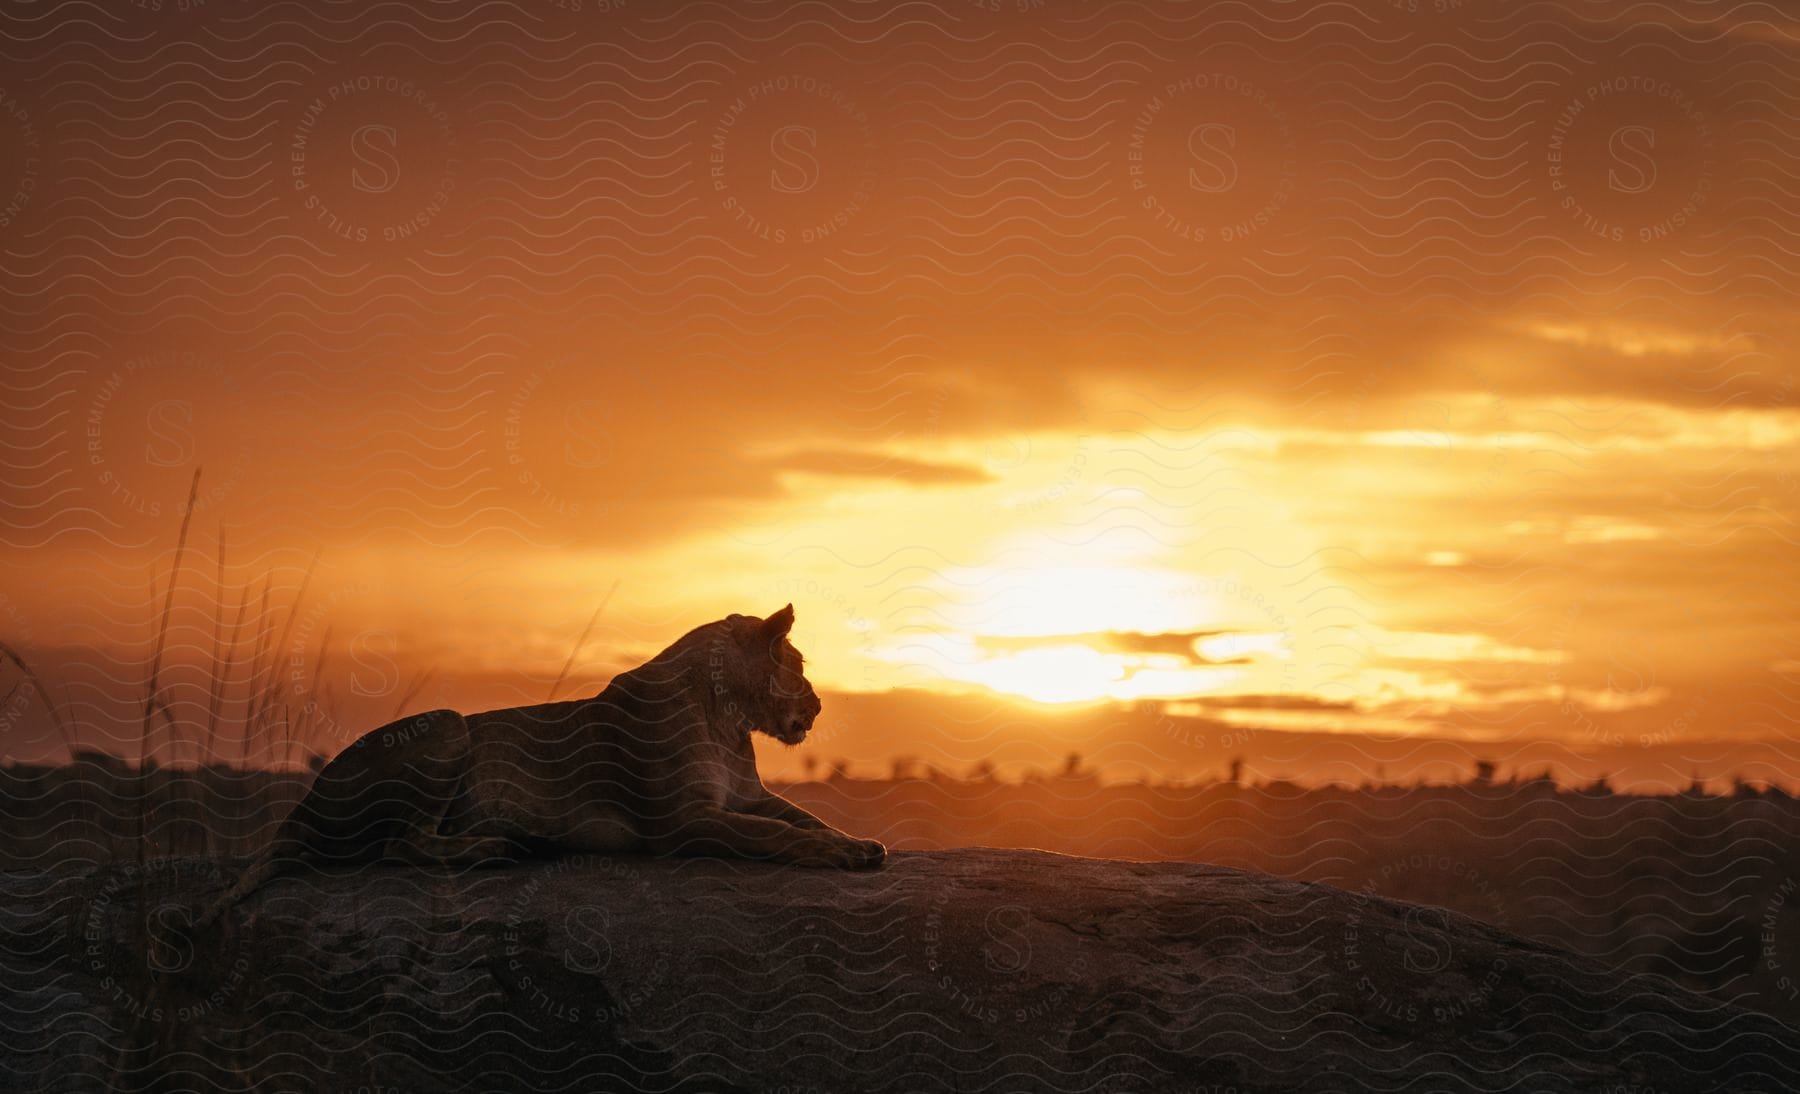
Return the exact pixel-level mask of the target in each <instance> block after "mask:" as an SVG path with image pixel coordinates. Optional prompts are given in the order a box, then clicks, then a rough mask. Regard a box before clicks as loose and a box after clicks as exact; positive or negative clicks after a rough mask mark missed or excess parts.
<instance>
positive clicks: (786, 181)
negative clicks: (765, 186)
mask: <svg viewBox="0 0 1800 1094" xmlns="http://www.w3.org/2000/svg"><path fill="white" fill-rule="evenodd" d="M818 150H819V131H818V130H817V129H814V128H813V127H812V126H810V125H784V126H782V127H781V128H780V129H777V130H776V131H775V132H773V133H771V134H769V155H771V156H773V157H774V158H775V162H776V163H777V164H779V165H780V168H785V169H786V170H785V172H784V171H783V170H781V169H778V168H773V167H772V168H770V169H769V189H771V190H774V191H775V192H776V193H780V194H804V193H806V192H807V191H808V190H811V189H812V188H813V187H815V186H817V185H818V184H819V158H818V157H817V156H816V155H814V153H815V152H817V151H818ZM790 157H791V158H790Z"/></svg>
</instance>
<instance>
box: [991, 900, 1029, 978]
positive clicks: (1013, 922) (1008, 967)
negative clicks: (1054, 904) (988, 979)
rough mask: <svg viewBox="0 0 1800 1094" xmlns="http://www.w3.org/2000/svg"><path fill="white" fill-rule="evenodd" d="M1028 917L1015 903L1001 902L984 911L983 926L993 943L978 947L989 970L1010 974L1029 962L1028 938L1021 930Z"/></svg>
mask: <svg viewBox="0 0 1800 1094" xmlns="http://www.w3.org/2000/svg"><path fill="white" fill-rule="evenodd" d="M1030 918H1031V913H1030V912H1028V911H1026V910H1025V908H1024V907H1023V906H1021V905H1018V904H1002V905H1001V906H1000V907H998V908H995V909H994V910H993V911H991V912H989V913H988V915H987V922H986V923H985V924H984V925H983V926H984V927H985V928H986V930H987V936H988V938H989V939H991V940H992V941H993V943H994V944H993V945H989V946H983V947H981V956H982V960H983V961H984V962H985V963H986V964H987V967H988V969H989V971H991V972H998V973H1006V974H1009V975H1010V974H1012V973H1016V972H1019V971H1021V970H1023V969H1024V968H1025V966H1026V965H1027V964H1029V963H1030V962H1031V940H1030V939H1028V938H1026V937H1025V932H1024V931H1023V930H1021V928H1022V927H1024V925H1025V924H1026V922H1027V921H1029V920H1030Z"/></svg>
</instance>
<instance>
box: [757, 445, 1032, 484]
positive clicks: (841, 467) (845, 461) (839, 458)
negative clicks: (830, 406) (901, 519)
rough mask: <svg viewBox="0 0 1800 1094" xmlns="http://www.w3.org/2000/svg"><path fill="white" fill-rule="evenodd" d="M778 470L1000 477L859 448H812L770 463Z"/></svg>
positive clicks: (949, 479)
mask: <svg viewBox="0 0 1800 1094" xmlns="http://www.w3.org/2000/svg"><path fill="white" fill-rule="evenodd" d="M769 466H770V467H772V468H774V469H775V470H777V471H798V472H802V473H805V474H808V475H824V476H830V477H835V478H848V479H875V480H890V481H896V482H901V483H904V484H906V485H908V486H971V485H978V484H981V483H989V482H997V481H998V480H997V479H996V478H995V477H994V476H993V475H992V474H990V473H988V472H987V471H985V470H983V469H982V468H979V467H974V466H971V465H969V464H961V463H950V462H942V461H936V460H921V459H913V458H911V457H907V456H897V455H893V454H891V453H887V452H879V451H870V450H866V449H858V448H808V449H802V450H800V451H798V452H791V453H788V454H787V455H784V456H781V457H779V458H777V459H775V460H773V461H771V462H770V464H769Z"/></svg>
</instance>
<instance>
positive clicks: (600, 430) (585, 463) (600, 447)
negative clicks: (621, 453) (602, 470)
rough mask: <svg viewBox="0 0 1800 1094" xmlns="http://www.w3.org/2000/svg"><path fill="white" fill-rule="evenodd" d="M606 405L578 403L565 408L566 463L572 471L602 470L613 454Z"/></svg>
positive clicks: (591, 401)
mask: <svg viewBox="0 0 1800 1094" xmlns="http://www.w3.org/2000/svg"><path fill="white" fill-rule="evenodd" d="M611 417H612V415H611V414H609V413H608V411H607V406H606V404H605V403H602V402H600V401H599V400H597V399H578V400H576V401H575V402H572V403H570V404H569V405H568V406H566V407H564V408H563V432H564V436H565V438H566V439H565V440H564V441H563V460H564V462H566V463H567V464H568V465H569V466H570V467H600V466H603V465H604V464H605V463H606V462H607V458H608V457H609V456H610V455H611V454H612V447H611V445H610V444H609V443H608V440H609V438H608V436H607V425H608V420H609V419H610V418H611Z"/></svg>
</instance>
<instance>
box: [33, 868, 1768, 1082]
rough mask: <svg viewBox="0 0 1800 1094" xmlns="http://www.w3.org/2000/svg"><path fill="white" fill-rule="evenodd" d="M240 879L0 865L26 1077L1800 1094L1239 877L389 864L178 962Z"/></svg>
mask: <svg viewBox="0 0 1800 1094" xmlns="http://www.w3.org/2000/svg"><path fill="white" fill-rule="evenodd" d="M233 873H234V868H227V867H223V866H221V865H220V864H218V863H214V862H211V861H208V860H201V859H178V860H165V861H162V862H157V863H152V864H150V865H149V866H148V867H147V868H146V869H145V870H144V871H143V872H141V873H140V872H139V870H138V869H137V868H136V867H135V866H134V867H124V868H118V867H107V868H103V869H100V870H98V871H94V870H74V869H69V870H63V871H57V872H53V873H42V872H39V873H11V874H6V875H0V888H3V889H4V905H3V906H4V907H5V908H6V909H7V911H6V916H7V920H6V926H7V931H6V933H5V937H6V940H7V941H6V943H5V949H4V951H0V955H3V959H4V969H3V970H0V971H4V973H5V977H6V980H5V983H6V987H5V989H4V990H5V995H4V1003H3V1004H0V1086H3V1087H5V1088H7V1089H21V1090H24V1089H30V1090H48V1089H52V1088H69V1087H70V1086H72V1087H73V1088H75V1089H100V1088H104V1087H105V1086H106V1085H107V1084H108V1082H109V1081H114V1080H117V1081H118V1086H119V1087H120V1088H122V1089H143V1088H154V1089H165V1088H179V1089H189V1088H197V1089H211V1088H213V1087H215V1086H222V1087H225V1088H228V1089H242V1088H244V1087H252V1088H254V1089H258V1090H340V1091H358V1090H360V1091H384V1092H385V1091H406V1092H408V1094H413V1092H419V1091H449V1090H470V1091H475V1090H480V1091H487V1090H507V1089H539V1090H568V1091H611V1090H655V1091H706V1092H709V1094H718V1092H727V1091H736V1092H751V1091H754V1092H759V1094H778V1092H789V1094H803V1092H829V1094H841V1092H849V1091H906V1092H915V1091H993V1092H1011V1091H1026V1090H1031V1091H1038V1090H1044V1091H1050V1090H1065V1091H1088V1092H1139V1094H1148V1092H1153V1091H1171V1092H1173V1091H1181V1092H1187V1094H1194V1092H1207V1094H1222V1092H1229V1091H1239V1092H1244V1091H1269V1092H1284V1094H1285V1092H1297V1091H1364V1090H1383V1091H1433V1092H1448V1091H1477V1090H1479V1091H1501V1090H1505V1091H1518V1092H1527V1094H1551V1092H1557V1091H1607V1092H1632V1094H1637V1092H1655V1094H1676V1092H1687V1091H1695V1092H1698V1091H1733V1092H1751V1091H1778V1090H1789V1089H1795V1088H1797V1087H1800V1033H1797V1032H1796V1031H1795V1030H1793V1029H1791V1028H1789V1027H1787V1026H1784V1025H1782V1024H1781V1023H1779V1022H1777V1021H1775V1020H1774V1019H1771V1018H1768V1017H1765V1016H1762V1015H1758V1014H1755V1013H1753V1012H1750V1011H1745V1010H1741V1009H1737V1008H1732V1007H1725V1006H1720V1005H1718V1004H1716V1003H1713V1002H1710V1001H1708V1000H1705V999H1703V998H1702V997H1700V996H1698V995H1694V994H1691V993H1688V992H1685V991H1682V990H1680V989H1678V988H1676V987H1674V986H1673V985H1671V984H1669V983H1667V982H1664V981H1660V980H1652V979H1648V978H1635V979H1634V978H1624V977H1621V976H1619V975H1617V974H1613V973H1610V972H1608V971H1607V970H1606V969H1605V968H1603V967H1602V966H1599V965H1596V964H1594V963H1593V962H1591V961H1587V960H1584V959H1580V958H1576V957H1574V956H1572V955H1568V954H1565V953H1562V952H1560V951H1556V950H1553V949H1549V948H1546V947H1544V946H1540V945H1536V944H1533V943H1530V942H1527V941H1524V940H1522V939H1519V938H1516V937H1512V936H1510V935H1507V934H1505V933H1503V932H1501V931H1499V930H1496V929H1494V928H1491V927H1488V926H1485V925H1483V924H1481V923H1478V922H1476V921H1474V920H1471V919H1467V918H1464V917H1462V916H1458V915H1455V914H1453V913H1449V912H1443V911H1439V910H1436V909H1430V908H1424V907H1421V906H1417V905H1410V904H1404V903H1400V902H1396V901H1390V900H1384V899H1381V898H1378V897H1373V896H1366V895H1362V894H1356V893H1349V892H1345V891H1343V890H1339V889H1334V888H1331V887H1329V886H1324V885H1315V884H1303V883H1297V882H1287V881H1280V880H1277V879H1274V878H1270V877H1266V876H1263V875H1259V874H1252V873H1246V872H1243V871H1239V870H1230V869H1223V868H1220V867H1213V866H1202V865H1189V864H1179V863H1139V862H1118V861H1108V860H1097V859H1079V858H1067V857H1063V856H1058V855H1051V854H1045V853H1042V852H1036V851H1000V850H986V849H978V850H964V851H942V852H931V853H920V854H905V853H901V854H895V855H894V856H893V857H892V859H891V860H890V862H889V864H888V865H887V866H886V867H884V868H883V869H881V870H879V871H875V872H869V873H838V872H827V871H812V870H802V869H796V868H791V867H778V866H766V865H759V864H752V863H744V862H722V861H711V860H664V859H649V858H593V857H577V858H567V859H557V860H549V861H542V862H529V863H524V864H520V865H516V866H512V867H507V868H502V869H489V870H482V871H472V872H466V873H463V874H460V875H453V874H450V873H448V872H444V871H421V870H416V869H408V868H403V867H381V868H370V869H367V870H363V871H360V872H351V871H338V872H332V873H315V874H310V875H305V876H300V877H292V878H286V879H282V880H278V881H276V882H273V883H271V884H270V885H269V887H268V888H267V889H265V890H264V891H262V892H261V893H259V894H258V895H257V896H255V897H253V898H252V899H251V900H250V901H249V902H247V903H246V904H245V905H244V906H243V907H242V908H241V909H240V910H239V914H238V916H237V917H236V919H235V921H234V922H233V923H231V924H229V925H228V926H226V927H225V928H224V929H223V930H222V931H220V932H216V933H215V934H214V935H213V936H212V937H196V938H194V939H193V941H194V943H195V944H194V945H192V946H189V945H187V944H185V942H182V940H183V939H184V935H183V934H182V932H181V931H180V930H179V929H178V928H179V927H180V926H181V924H182V923H184V922H185V917H186V914H187V910H188V909H191V908H194V907H198V906H200V905H202V904H203V903H204V902H205V901H206V900H207V899H209V898H210V897H211V896H212V894H214V893H216V892H218V891H219V890H220V889H222V888H224V886H225V884H226V883H227V881H228V879H229V878H230V876H231V875H232V874H233ZM141 906H147V907H148V908H149V909H150V911H151V915H150V917H149V919H150V921H151V926H150V927H149V928H146V927H145V926H144V924H145V917H144V916H143V915H141V914H139V908H140V907H141ZM165 927H166V928H172V929H171V932H170V933H167V934H161V935H159V934H157V931H158V930H159V929H162V928H165ZM147 931H148V933H146V932H147ZM150 937H163V938H174V939H176V940H177V941H178V943H180V944H177V945H174V946H172V947H167V948H163V947H157V948H152V949H149V950H148V951H147V950H146V939H147V938H150ZM146 952H148V953H149V955H150V956H149V957H148V958H146V956H145V954H146Z"/></svg>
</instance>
